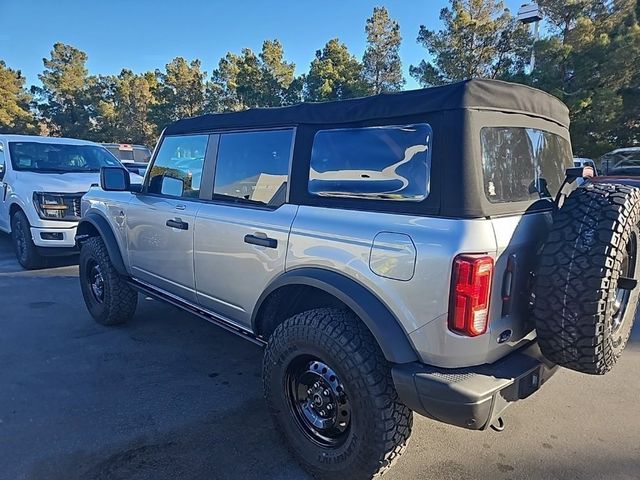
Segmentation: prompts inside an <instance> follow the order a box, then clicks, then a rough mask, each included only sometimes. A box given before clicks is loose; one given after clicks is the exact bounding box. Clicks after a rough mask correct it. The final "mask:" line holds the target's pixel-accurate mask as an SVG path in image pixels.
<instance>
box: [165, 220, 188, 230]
mask: <svg viewBox="0 0 640 480" xmlns="http://www.w3.org/2000/svg"><path fill="white" fill-rule="evenodd" d="M166 225H167V227H171V228H177V229H180V230H189V224H188V223H187V222H183V221H182V220H180V219H179V218H176V219H173V220H167V223H166Z"/></svg>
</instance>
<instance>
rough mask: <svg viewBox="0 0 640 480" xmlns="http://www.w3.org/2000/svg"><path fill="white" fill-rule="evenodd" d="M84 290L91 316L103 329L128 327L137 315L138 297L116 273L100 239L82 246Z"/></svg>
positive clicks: (81, 272)
mask: <svg viewBox="0 0 640 480" xmlns="http://www.w3.org/2000/svg"><path fill="white" fill-rule="evenodd" d="M80 287H81V289H82V296H83V297H84V302H85V304H86V305H87V309H88V310H89V313H90V314H91V316H92V317H93V318H94V320H95V321H96V322H98V323H100V324H101V325H119V324H121V323H125V322H126V321H127V320H129V319H130V318H131V317H132V316H133V314H134V313H135V311H136V306H137V304H138V293H137V292H136V291H135V290H134V289H133V288H131V287H130V286H129V284H128V283H127V281H126V279H125V278H124V277H123V276H122V275H120V274H119V273H118V272H117V271H116V269H115V268H114V266H113V265H112V263H111V260H110V259H109V254H108V253H107V248H106V247H105V245H104V242H103V241H102V238H100V237H92V238H90V239H89V240H87V241H86V242H85V243H84V244H83V245H82V249H81V250H80Z"/></svg>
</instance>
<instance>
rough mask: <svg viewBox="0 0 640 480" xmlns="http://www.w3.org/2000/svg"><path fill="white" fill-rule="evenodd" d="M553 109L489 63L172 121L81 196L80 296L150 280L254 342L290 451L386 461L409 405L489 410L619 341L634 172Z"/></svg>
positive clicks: (590, 369) (172, 299)
mask: <svg viewBox="0 0 640 480" xmlns="http://www.w3.org/2000/svg"><path fill="white" fill-rule="evenodd" d="M568 124H569V118H568V111H567V108H566V107H565V106H564V105H563V104H562V103H561V102H560V101H559V100H557V99H556V98H554V97H552V96H550V95H548V94H546V93H543V92H541V91H538V90H535V89H531V88H528V87H525V86H522V85H515V84H509V83H505V82H499V81H491V80H470V81H466V82H462V83H457V84H453V85H449V86H444V87H437V88H431V89H424V90H415V91H408V92H402V93H396V94H382V95H377V96H374V97H368V98H359V99H353V100H345V101H341V102H327V103H320V104H308V103H303V104H299V105H295V106H290V107H281V108H269V109H252V110H247V111H244V112H237V113H228V114H211V115H204V116H200V117H195V118H189V119H184V120H180V121H177V122H175V123H173V124H171V125H169V126H168V127H167V128H166V129H165V130H164V132H163V134H162V137H161V139H160V141H159V143H158V146H157V147H156V149H155V151H154V154H153V157H152V159H151V163H150V167H149V168H148V170H147V173H146V176H145V178H144V183H143V184H142V185H131V184H130V180H129V175H128V173H127V171H126V170H124V169H122V168H119V167H105V168H103V169H102V171H101V182H100V188H98V187H97V186H96V187H93V188H91V189H90V191H89V192H88V193H87V194H86V195H85V196H84V197H83V199H82V220H81V222H80V224H79V226H78V233H77V242H78V244H79V245H80V247H81V256H80V282H81V287H82V293H83V296H84V299H85V302H86V305H87V308H88V310H89V312H90V313H91V315H92V316H93V318H94V319H95V320H96V321H97V322H99V323H101V324H104V325H115V324H121V323H124V322H126V321H127V320H129V319H131V318H132V317H133V315H134V312H135V309H136V302H137V297H138V292H143V293H144V294H145V295H151V296H153V297H156V298H159V299H161V300H164V301H166V302H168V303H171V304H173V305H176V306H178V307H180V308H182V309H184V310H186V311H188V312H191V313H193V314H195V315H197V316H200V317H203V318H204V319H206V320H208V321H210V322H211V323H214V324H216V325H218V326H220V327H222V328H225V329H226V330H228V331H230V332H233V333H235V334H237V335H240V336H242V337H244V338H246V339H247V340H249V341H251V342H254V343H256V344H258V345H262V346H265V354H264V363H263V381H264V393H265V398H266V402H267V404H268V407H269V410H270V412H271V414H272V416H273V419H274V422H275V425H276V427H277V429H278V431H279V432H281V434H282V435H283V437H284V439H285V440H286V443H287V444H288V446H289V448H290V449H291V451H292V452H293V454H294V455H295V457H296V458H297V459H298V461H299V462H300V463H301V464H302V465H303V466H304V467H305V468H306V469H307V470H308V471H309V472H311V473H312V474H313V475H315V476H316V477H318V478H354V479H356V478H357V479H360V478H372V477H375V476H379V475H382V474H383V473H384V472H385V471H387V470H388V469H389V467H390V466H391V465H392V464H393V462H394V461H395V460H396V459H397V458H398V457H399V456H400V454H401V453H402V452H403V450H404V449H405V447H406V445H407V443H408V440H409V436H410V434H411V427H412V415H413V414H412V412H416V413H418V414H420V415H424V416H427V417H430V418H432V419H435V420H437V421H441V422H446V423H449V424H453V425H457V426H460V427H463V428H468V429H475V430H481V429H487V428H489V427H494V428H495V429H501V428H503V425H504V423H503V419H502V416H503V414H504V411H505V409H506V408H507V406H508V405H509V404H510V403H512V402H514V401H517V400H520V399H524V398H526V397H528V396H530V395H531V394H532V393H534V392H536V391H537V390H538V389H539V388H540V387H541V386H542V385H543V384H544V382H545V381H546V380H548V379H549V378H550V377H551V376H552V375H553V374H554V373H555V372H556V370H557V369H558V367H559V366H564V367H567V368H572V369H574V370H578V371H582V372H585V373H592V374H602V373H605V372H607V371H608V370H609V369H610V368H611V367H612V366H613V364H614V363H615V361H616V359H617V358H618V356H619V355H620V353H621V351H622V349H623V348H624V346H625V343H626V341H627V338H628V337H629V333H630V330H631V325H632V323H633V318H634V315H635V310H636V306H637V303H638V289H636V288H635V286H636V283H637V282H636V280H635V277H636V271H637V270H638V256H637V246H638V238H639V232H638V221H639V220H640V201H639V198H640V194H639V193H638V190H637V189H636V188H634V187H633V186H627V185H619V184H616V183H615V182H594V181H589V180H584V179H582V180H581V181H580V182H575V183H580V184H581V186H580V187H576V186H575V183H573V180H576V179H577V178H578V177H582V176H583V175H582V169H576V168H572V167H573V160H572V157H573V156H572V152H571V144H570V140H569V131H568ZM577 170H579V171H577ZM338 476H340V477H338Z"/></svg>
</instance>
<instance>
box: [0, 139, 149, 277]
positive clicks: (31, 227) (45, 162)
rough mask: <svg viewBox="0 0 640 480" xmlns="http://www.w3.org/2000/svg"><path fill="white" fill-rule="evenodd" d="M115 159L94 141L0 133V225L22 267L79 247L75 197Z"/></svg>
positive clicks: (29, 266) (40, 263)
mask: <svg viewBox="0 0 640 480" xmlns="http://www.w3.org/2000/svg"><path fill="white" fill-rule="evenodd" d="M120 165H121V164H120V162H119V161H118V160H117V159H116V158H115V157H114V156H113V155H112V154H111V153H109V152H108V151H107V150H106V149H105V148H104V147H103V146H101V145H98V144H96V143H93V142H87V141H84V140H75V139H70V138H50V137H36V136H24V135H0V230H1V231H4V232H7V233H10V234H11V238H12V241H13V245H14V248H15V251H16V257H17V258H18V261H19V262H20V264H21V265H22V266H23V267H24V268H27V269H33V268H38V267H41V266H42V265H43V263H44V257H46V256H59V255H69V254H74V253H78V250H77V247H76V244H75V235H76V226H77V224H78V220H79V219H80V199H81V198H82V195H84V193H85V192H86V191H87V190H89V187H91V185H93V184H97V183H98V181H99V177H100V168H101V167H105V166H120ZM136 177H137V176H136Z"/></svg>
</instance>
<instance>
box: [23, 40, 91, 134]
mask: <svg viewBox="0 0 640 480" xmlns="http://www.w3.org/2000/svg"><path fill="white" fill-rule="evenodd" d="M43 62H44V67H45V69H44V71H43V72H42V73H41V74H40V75H38V78H39V79H40V82H41V83H42V87H32V93H34V94H35V96H36V98H37V100H38V111H39V112H40V116H41V118H42V120H43V122H44V123H45V125H46V127H47V129H48V130H49V131H50V132H51V133H52V134H55V135H61V136H66V137H75V138H91V129H92V122H91V117H92V99H91V91H92V86H93V85H94V84H95V81H96V79H95V78H93V77H89V75H88V72H87V67H86V63H87V54H86V53H84V52H82V51H80V50H78V49H77V48H75V47H72V46H70V45H65V44H63V43H56V44H55V45H54V46H53V50H52V51H51V57H50V58H48V59H46V58H45V59H43Z"/></svg>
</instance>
